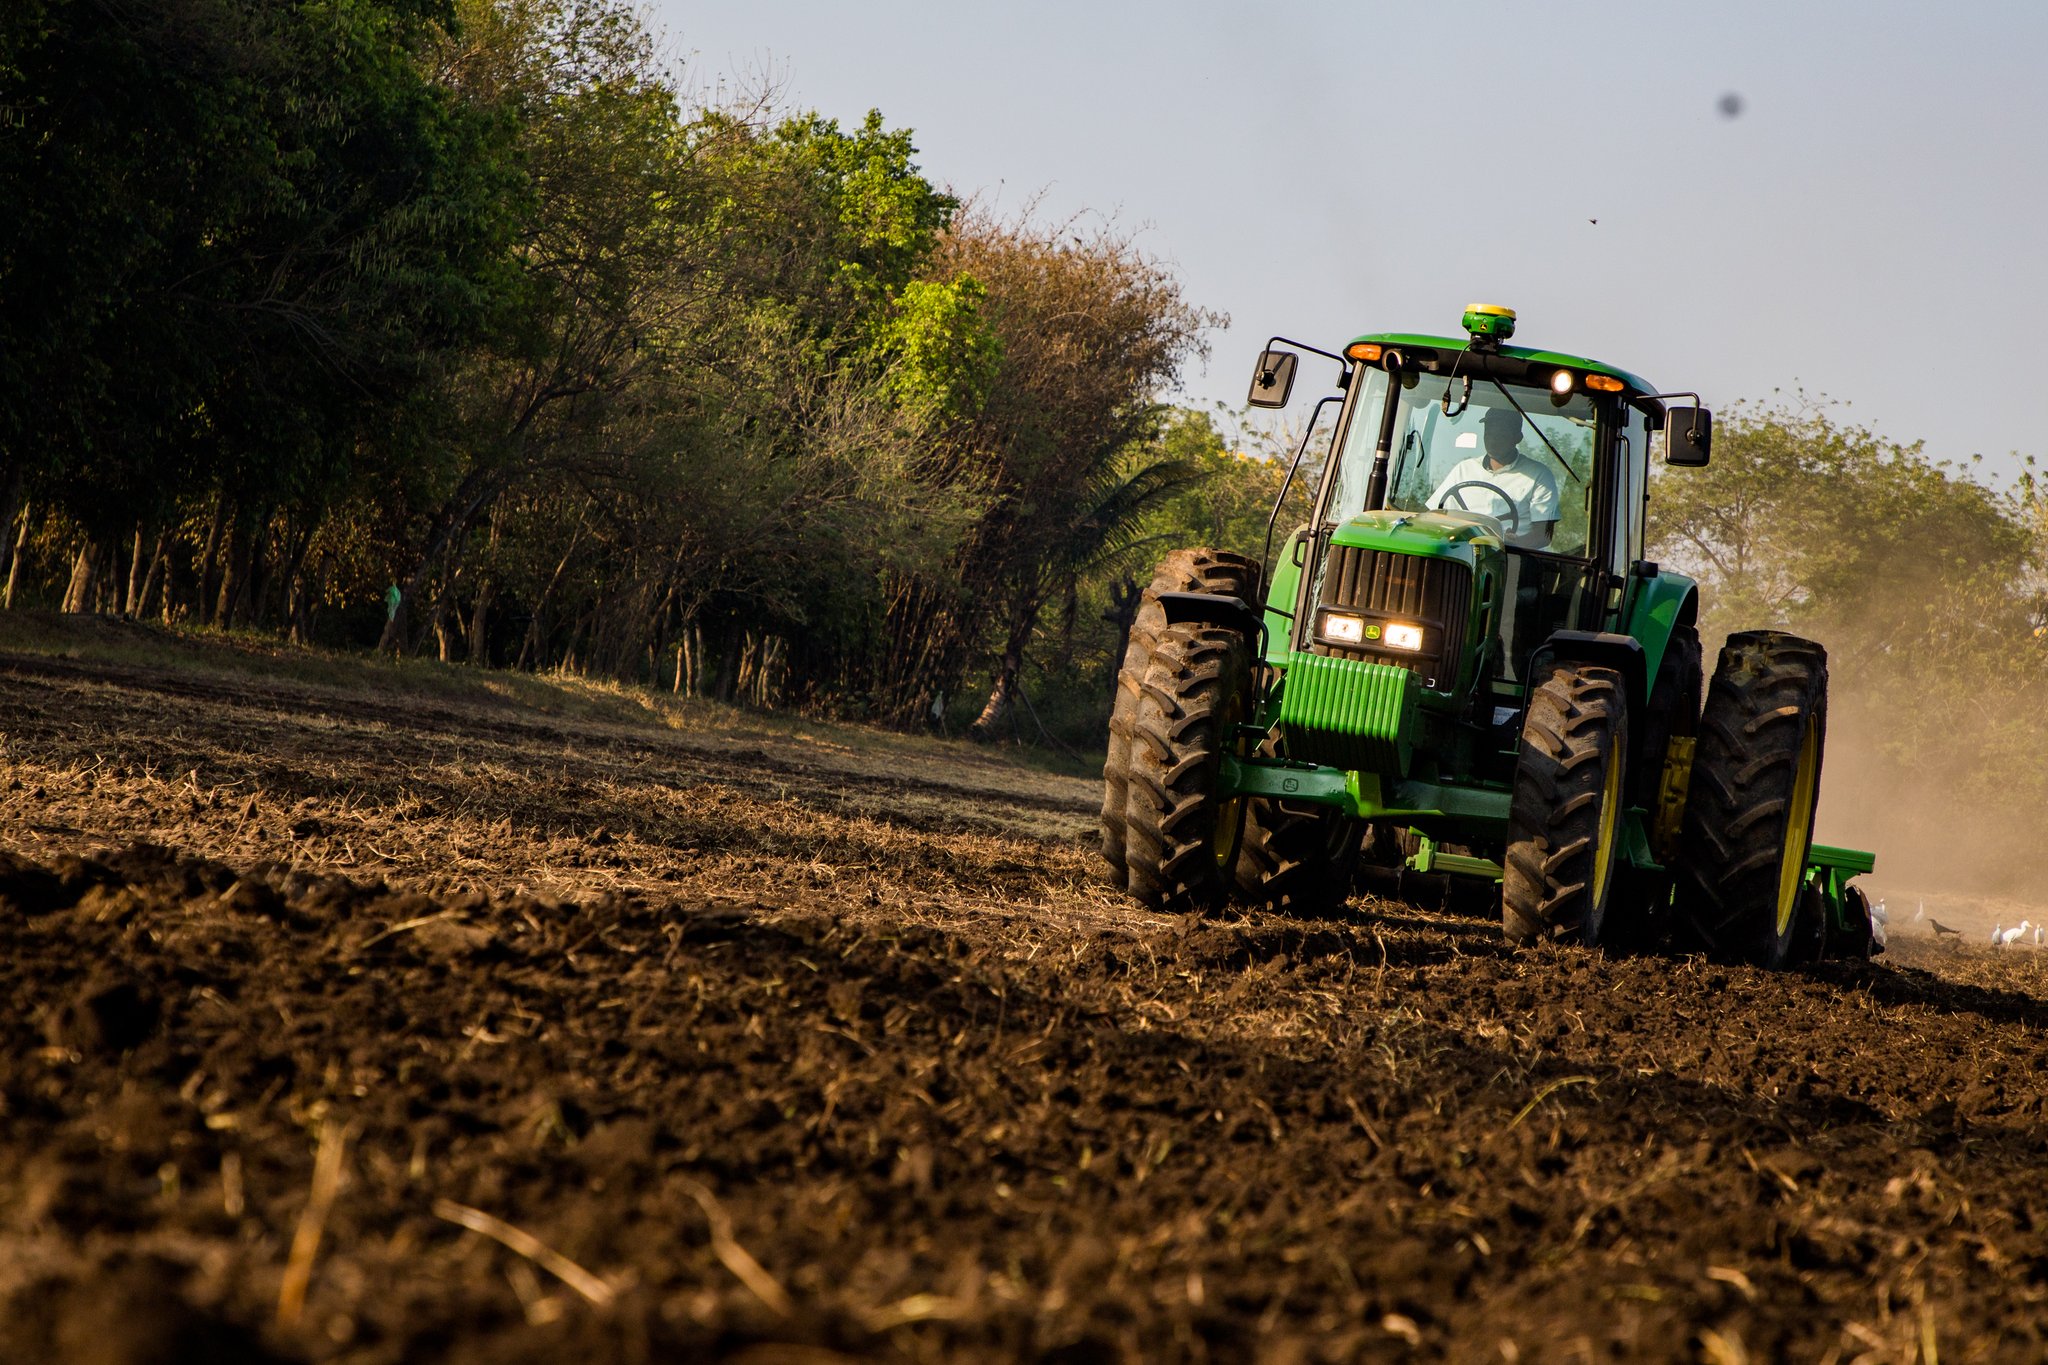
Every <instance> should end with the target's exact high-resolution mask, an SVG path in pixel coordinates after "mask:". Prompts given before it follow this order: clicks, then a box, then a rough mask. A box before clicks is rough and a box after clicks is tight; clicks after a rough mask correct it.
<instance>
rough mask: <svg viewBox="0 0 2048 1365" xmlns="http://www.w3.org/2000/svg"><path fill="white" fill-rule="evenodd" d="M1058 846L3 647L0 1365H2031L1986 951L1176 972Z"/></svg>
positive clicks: (541, 705)
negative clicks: (1978, 1364)
mask: <svg viewBox="0 0 2048 1365" xmlns="http://www.w3.org/2000/svg"><path fill="white" fill-rule="evenodd" d="M1096 799H1097V795H1096V788H1095V784H1094V783H1092V782H1091V781H1089V780H1088V779H1086V778H1085V777H1069V776H1062V775H1057V774H1054V773H1049V772H1045V771H1040V770H1035V769H1033V768H1030V767H1025V766H1020V765H1018V764H1017V763H1014V762H1012V761H1009V760H1008V759H1007V758H1005V757H1002V756H1000V755H992V754H989V753H985V752H982V751H977V750H975V749H973V748H971V747H968V746H965V745H960V744H947V743H941V742H935V741H924V740H913V739H907V738H903V737H898V736H889V735H881V734H874V733H870V732H865V731H859V730H852V729H845V728H836V727H829V726H822V725H820V726H813V725H807V724H804V723H799V722H795V721H789V720H778V719H773V718H763V717H756V716H750V715H746V714H742V713H737V712H730V711H724V710H717V709H711V708H706V707H700V706H677V705H672V704H668V703H667V702H666V701H665V700H664V699H657V698H652V697H649V696H647V695H645V694H639V693H634V692H630V691H612V690H605V689H601V688H595V687H591V686H588V685H581V684H574V683H570V682H553V681H548V680H537V679H528V678H508V677H503V676H500V675H482V674H470V673H465V672H462V671H460V670H443V669H436V668H428V667H424V666H406V667H400V666H396V665H389V664H373V663H368V662H364V661H348V660H333V659H323V658H320V657H318V656H313V655H304V654H283V653H278V652H275V651H268V650H265V649H262V648H258V647H256V646H253V645H247V644H238V643H235V642H232V641H223V642H217V643H204V642H196V643H195V642H191V641H186V640H176V639H169V638H166V637H161V636H157V635H154V634H153V633H151V632H147V631H142V630H136V629H122V628H118V627H109V626H105V625H92V624H91V623H84V624H78V625H65V624H61V623H56V622H52V621H49V620H42V621H37V620H34V619H23V618H16V619H15V620H13V621H7V620H4V619H0V974H4V989H5V1000H6V1007H5V1009H4V1011H0V1044H4V1046H0V1361H8V1362H12V1361H61V1362H88V1361H89V1362H95V1365H117V1363H118V1365H143V1363H144V1362H159V1361H163V1362H169V1361H186V1360H206V1361H231V1362H232V1361H280V1360H284V1361H349V1362H398V1361H407V1362H411V1361H459V1362H477V1363H478V1365H482V1362H502V1361H512V1362H518V1361H612V1360H618V1361H634V1362H637V1361H682V1360H713V1359H730V1360H737V1361H746V1362H750V1363H751V1365H767V1363H768V1362H786V1363H787V1365H824V1363H825V1362H832V1361H840V1360H847V1359H859V1360H905V1361H923V1360H934V1361H936V1360H981V1359H991V1358H995V1359H1042V1360H1057V1361H1064V1362H1092V1361H1119V1360H1166V1359H1196V1360H1201V1359H1209V1360H1229V1361H1236V1360H1259V1361H1273V1362H1296V1361H1301V1362H1306V1361H1321V1360H1355V1359H1366V1360H1404V1359H1428V1360H1438V1359H1447V1360H1458V1361H1503V1362H1512V1361H1517V1360H1520V1361H1536V1360H1559V1361H1575V1360H1622V1361H1663V1360H1672V1361H1699V1360H1704V1361H1711V1362H1717V1363H1719V1365H1728V1363H1730V1362H1738V1361H1758V1362H1762V1361H1779V1360H1834V1361H1843V1362H1847V1361H1852V1360H1864V1361H1893V1362H1907V1361H1924V1362H1927V1363H1928V1365H1933V1362H1935V1361H1937V1360H1940V1361H1946V1362H1958V1361H1974V1360H2001V1361H2038V1360H2040V1359H2043V1358H2044V1357H2048V1160H2044V1157H2048V1114H2044V1107H2048V1067H2044V1061H2048V1055H2044V1054H2048V1047H2044V1034H2043V1026H2044V1024H2048V975H2044V973H2048V953H2044V952H2037V951H2035V950H2034V949H2032V948H2031V947H2027V948H2025V949H2010V950H2005V951H1994V950H1993V949H1991V948H1990V947H1988V946H1987V945H1985V944H1984V943H1983V942H1982V939H1983V936H1984V935H1983V932H1982V931H1983V930H1988V928H1989V925H1990V922H1991V920H1992V918H1993V917H1994V916H1995V915H1997V914H2001V913H2004V912H2005V910H2006V909H2007V907H2005V906H1988V905H1987V906H1975V905H1962V904H1951V903H1949V902H1944V901H1942V900H1941V899H1940V896H1939V893H1938V891H1937V892H1936V893H1935V894H1934V895H1933V896H1932V897H1931V898H1929V897H1928V893H1927V892H1924V891H1911V892H1906V891H1900V890H1895V889H1892V888H1883V889H1885V890H1886V891H1887V893H1888V894H1889V896H1890V900H1891V909H1892V917H1893V921H1894V930H1895V932H1894V939H1893V950H1892V952H1891V953H1890V954H1889V955H1888V956H1886V957H1885V958H1883V959H1880V961H1879V962H1878V963H1876V964H1870V965H1863V964H1831V965H1826V966H1823V967H1819V968H1815V969H1812V970H1810V971H1804V972H1798V973H1790V974H1785V975H1779V976H1771V975H1765V974H1761V973H1757V972H1753V971H1747V970H1733V969H1727V968H1722V967H1715V966H1711V965H1709V964H1706V963H1704V962H1702V961H1699V960H1695V959H1683V958H1672V957H1665V956H1654V955H1653V956H1637V957H1601V956H1596V955H1592V954H1588V953H1584V952H1578V951H1542V952H1530V953H1511V952H1509V951H1507V950H1506V949H1505V948H1504V947H1503V946H1502V945H1501V943H1500V942H1499V941H1498V935H1497V925H1496V924H1494V923H1492V922H1489V921H1488V920H1486V919H1485V918H1483V917H1481V918H1474V917H1470V916H1459V915H1453V914H1449V913H1444V912H1442V911H1439V910H1432V909H1423V908H1417V907H1416V906H1413V905H1408V904H1403V903H1397V902H1392V901H1376V900H1364V899H1361V900H1359V901H1356V902H1354V905H1353V907H1352V917H1350V918H1347V919H1345V920H1343V921H1341V922H1318V923H1310V922H1301V921H1295V920H1289V919H1284V918H1279V917H1272V916H1259V915H1252V916H1246V917H1242V918H1233V919H1227V920H1225V919H1219V920H1209V921H1205V922H1189V921H1184V920H1180V919H1173V918H1166V917H1161V916H1157V915H1152V914H1148V913H1146V912H1144V911H1142V910H1140V909H1138V908H1137V907H1136V906H1134V905H1132V904H1130V903H1128V902H1126V901H1125V900H1124V899H1122V898H1121V897H1120V896H1118V895H1116V894H1112V893H1111V892H1110V891H1109V890H1108V889H1107V888H1106V887H1104V886H1103V885H1102V884H1101V883H1100V882H1099V881H1098V879H1097V866H1096V862H1095V859H1094V856H1093V854H1092V853H1091V851H1090V848H1091V843H1090V841H1091V837H1092V830H1093V821H1094V806H1095V802H1096ZM1822 833H1823V835H1824V836H1825V835H1826V833H1827V830H1826V829H1825V828H1823V831H1822ZM1922 898H1928V907H1929V911H1930V913H1933V914H1935V915H1936V916H1938V917H1942V918H1944V919H1945V921H1946V920H1960V921H1962V923H1961V924H1959V925H1958V927H1965V926H1967V927H1969V928H1970V929H1971V930H1972V934H1971V936H1970V937H1969V938H1967V939H1966V940H1964V941H1962V942H1960V943H1958V942H1957V941H1955V940H1949V941H1947V942H1945V943H1941V944H1937V943H1936V942H1934V940H1933V939H1932V938H1931V937H1929V936H1928V934H1927V932H1926V926H1925V923H1924V922H1915V921H1912V920H1911V919H1910V916H1911V914H1912V911H1913V909H1914V908H1915V906H1916V903H1917V902H1918V901H1919V900H1920V899H1922ZM1902 905H1903V906H1904V907H1905V908H1904V910H1903V911H1902V909H1901V907H1902ZM2011 908H2013V909H2016V910H2018V911H2019V912H2020V913H2024V912H2025V908H2024V907H2022V906H2018V905H2015V906H2013V907H2011Z"/></svg>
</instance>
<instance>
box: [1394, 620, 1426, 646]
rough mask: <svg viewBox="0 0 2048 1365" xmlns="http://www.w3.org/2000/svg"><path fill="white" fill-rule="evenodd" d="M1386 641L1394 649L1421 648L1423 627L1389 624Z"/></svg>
mask: <svg viewBox="0 0 2048 1365" xmlns="http://www.w3.org/2000/svg"><path fill="white" fill-rule="evenodd" d="M1386 641H1387V644H1388V645H1389V646H1391V647H1392V648H1394V649H1421V648H1422V627H1421V626H1406V625H1391V626H1388V627H1387V633H1386Z"/></svg>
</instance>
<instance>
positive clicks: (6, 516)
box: [0, 464, 28, 584]
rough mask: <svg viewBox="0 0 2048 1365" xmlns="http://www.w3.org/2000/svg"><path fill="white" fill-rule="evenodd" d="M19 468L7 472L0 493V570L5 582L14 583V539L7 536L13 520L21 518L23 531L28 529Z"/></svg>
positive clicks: (26, 506) (26, 505)
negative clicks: (3, 486)
mask: <svg viewBox="0 0 2048 1365" xmlns="http://www.w3.org/2000/svg"><path fill="white" fill-rule="evenodd" d="M21 488H22V478H21V466H20V465H19V464H16V465H15V466H14V467H13V468H11V469H9V470H8V472H7V487H6V491H5V492H0V569H5V570H6V571H7V581H8V582H9V583H10V584H11V583H13V582H14V560H15V554H16V551H15V537H14V536H12V535H10V534H8V533H9V532H10V531H12V530H14V522H15V518H16V517H19V518H21V525H22V528H23V530H26V529H27V527H28V504H27V502H26V501H25V500H24V499H23V497H22V492H21Z"/></svg>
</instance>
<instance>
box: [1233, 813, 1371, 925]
mask: <svg viewBox="0 0 2048 1365" xmlns="http://www.w3.org/2000/svg"><path fill="white" fill-rule="evenodd" d="M1364 833H1365V831H1364V827H1363V822H1361V821H1359V820H1356V819H1353V818H1352V817H1351V816H1349V815H1346V814H1345V813H1344V812H1343V811H1340V810H1336V809H1333V808H1332V807H1329V806H1288V805H1284V804H1282V803H1281V802H1279V801H1277V800H1274V799H1273V798H1271V797H1262V796H1255V797H1249V798H1247V799H1246V801H1245V820H1244V844H1243V847H1242V848H1241V849H1240V850H1239V852H1238V855H1237V887H1238V892H1239V894H1240V895H1241V896H1243V897H1244V898H1245V899H1246V900H1248V901H1250V902H1251V903H1252V904H1254V905H1258V906H1262V907H1264V908H1265V909H1268V910H1278V911H1281V912H1282V913H1284V914H1289V915H1297V916H1300V917H1301V918H1304V919H1328V918H1330V917H1332V916H1334V915H1336V914H1338V913H1339V912H1340V911H1342V910H1343V909H1344V907H1345V905H1346V904H1347V903H1348V902H1349V901H1350V899H1351V883H1352V880H1353V879H1354V878H1355V877H1356V876H1357V875H1358V854H1359V848H1360V846H1361V845H1362V843H1363V842H1364Z"/></svg>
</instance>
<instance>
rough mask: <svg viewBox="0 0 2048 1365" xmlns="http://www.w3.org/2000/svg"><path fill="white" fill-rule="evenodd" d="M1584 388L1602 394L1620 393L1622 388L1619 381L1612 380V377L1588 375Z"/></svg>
mask: <svg viewBox="0 0 2048 1365" xmlns="http://www.w3.org/2000/svg"><path fill="white" fill-rule="evenodd" d="M1586 387H1587V388H1589V389H1598V390H1599V391H1600V392H1602V393H1620V392H1621V391H1622V388H1623V387H1624V386H1623V384H1622V382H1621V381H1620V380H1619V379H1616V378H1614V377H1613V376H1612V375H1605V374H1589V375H1587V376H1586Z"/></svg>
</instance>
